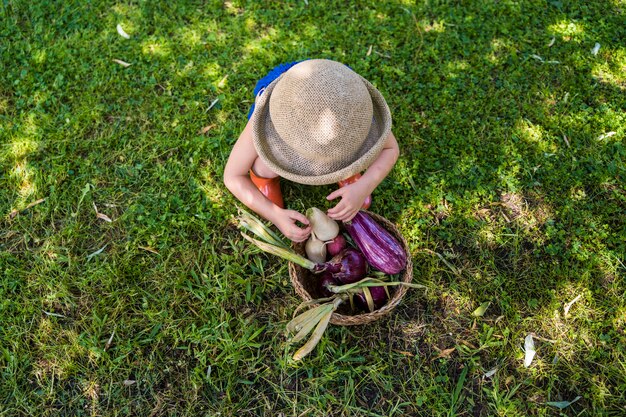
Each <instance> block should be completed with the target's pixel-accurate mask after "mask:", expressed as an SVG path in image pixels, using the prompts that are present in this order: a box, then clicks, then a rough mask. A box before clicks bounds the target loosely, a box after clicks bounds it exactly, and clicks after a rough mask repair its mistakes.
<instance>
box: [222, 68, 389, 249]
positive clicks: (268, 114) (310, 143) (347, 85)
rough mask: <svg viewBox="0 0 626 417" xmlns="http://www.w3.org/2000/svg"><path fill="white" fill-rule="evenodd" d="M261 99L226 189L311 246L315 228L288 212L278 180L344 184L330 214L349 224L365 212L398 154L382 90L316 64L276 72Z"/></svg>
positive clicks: (230, 165)
mask: <svg viewBox="0 0 626 417" xmlns="http://www.w3.org/2000/svg"><path fill="white" fill-rule="evenodd" d="M255 94H256V100H255V104H254V105H253V107H252V109H250V114H249V115H248V123H247V125H246V127H245V129H244V130H243V132H242V133H241V136H239V139H238V140H237V142H236V143H235V145H234V146H233V149H232V152H231V154H230V157H229V158H228V162H227V163H226V167H225V168H224V184H225V185H226V187H227V188H228V189H229V190H230V191H231V192H232V193H233V194H234V195H235V197H237V198H238V199H239V200H240V201H241V202H242V203H243V204H245V205H246V206H248V207H249V208H250V209H251V210H253V211H255V212H256V213H258V214H259V215H261V216H263V217H264V218H266V219H267V220H269V221H271V222H272V223H274V224H275V225H276V227H278V229H280V231H281V232H282V233H283V235H285V236H286V237H287V238H289V239H291V240H293V241H295V242H302V241H304V240H306V239H307V238H308V237H309V234H310V233H311V227H310V226H309V225H308V224H309V221H308V220H307V218H306V217H305V216H304V215H302V214H301V213H299V212H297V211H295V210H288V209H285V208H284V205H283V199H282V194H281V191H280V184H279V179H280V177H284V178H286V179H288V180H291V181H294V182H298V183H301V184H308V185H324V184H332V183H335V182H337V183H339V186H340V188H339V189H338V190H336V191H333V192H332V193H330V194H329V195H328V197H326V198H327V199H328V200H334V199H336V198H338V197H341V200H340V202H339V203H338V204H337V205H336V206H335V207H333V208H331V209H330V210H328V216H329V217H331V218H332V219H335V220H340V221H348V220H350V219H352V218H353V217H354V216H355V215H356V213H357V212H358V211H359V209H360V208H361V207H364V208H367V206H368V205H369V201H368V200H369V199H370V194H371V193H372V191H374V189H375V188H376V187H377V186H378V184H380V182H381V181H382V180H383V179H384V178H385V177H386V176H387V174H388V173H389V171H391V168H393V166H394V164H395V163H396V160H397V159H398V153H399V150H398V143H397V142H396V139H395V137H394V136H393V134H392V133H391V113H390V111H389V107H388V106H387V103H386V102H385V99H384V98H383V96H382V95H381V94H380V92H379V91H378V90H376V88H375V87H374V86H373V85H372V84H370V83H369V82H368V81H367V80H365V79H364V78H362V77H361V76H360V75H358V74H356V73H355V72H354V71H352V70H351V69H350V68H349V67H347V66H345V65H343V64H340V63H338V62H335V61H330V60H326V59H313V60H306V61H302V62H294V63H290V64H283V65H280V66H278V67H276V68H274V69H273V70H272V71H271V72H270V73H269V74H268V75H267V76H266V77H264V78H263V79H261V80H260V81H259V82H258V83H257V86H256V88H255ZM363 170H366V171H365V173H364V174H363V175H362V176H361V175H360V172H361V171H363ZM364 203H365V205H364ZM296 222H300V223H302V224H304V225H305V227H300V226H298V224H297V223H296Z"/></svg>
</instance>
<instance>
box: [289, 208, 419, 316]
mask: <svg viewBox="0 0 626 417" xmlns="http://www.w3.org/2000/svg"><path fill="white" fill-rule="evenodd" d="M363 211H364V212H365V213H367V214H368V215H370V216H371V217H372V219H374V220H375V221H376V222H378V224H380V225H381V226H382V227H384V228H385V229H387V230H388V231H389V232H390V233H391V234H392V235H393V236H394V237H395V238H396V239H398V242H400V244H401V245H402V246H403V248H404V251H405V252H406V256H407V262H406V267H405V269H404V270H403V271H401V272H400V276H399V279H398V280H399V281H404V282H411V280H412V279H413V263H412V262H411V253H410V252H409V247H408V245H407V243H406V240H404V237H402V235H401V234H400V231H399V230H398V228H397V227H396V226H395V225H394V224H393V223H391V222H390V221H389V220H387V219H385V218H384V217H381V216H379V215H377V214H374V213H371V212H369V211H365V210H363ZM294 250H295V251H296V252H297V253H299V254H301V255H304V243H297V244H294ZM289 276H290V277H291V283H292V284H293V287H294V288H295V290H296V293H297V294H298V295H299V296H300V297H302V298H303V299H304V300H305V301H309V300H312V299H317V298H322V295H321V294H320V292H319V291H320V290H319V289H318V287H317V282H318V280H319V278H318V277H316V276H315V275H314V274H313V273H311V272H310V271H309V270H307V269H306V268H302V267H301V266H299V265H296V264H293V263H291V262H290V263H289ZM388 288H389V292H390V293H391V298H390V299H389V301H387V304H385V305H384V306H383V307H382V308H380V309H378V310H375V311H373V312H372V313H363V314H356V315H350V314H349V313H350V307H349V305H347V304H349V303H344V304H343V305H342V306H340V307H339V309H338V310H337V311H336V312H335V313H333V315H332V317H331V319H330V322H331V323H332V324H336V325H340V326H354V325H357V324H365V323H369V322H372V321H374V320H378V319H379V318H381V317H383V316H385V315H387V314H389V313H390V312H391V310H393V309H394V308H395V307H396V306H397V305H398V304H399V303H400V300H402V297H404V294H405V293H406V290H407V287H405V286H404V285H401V286H392V287H388Z"/></svg>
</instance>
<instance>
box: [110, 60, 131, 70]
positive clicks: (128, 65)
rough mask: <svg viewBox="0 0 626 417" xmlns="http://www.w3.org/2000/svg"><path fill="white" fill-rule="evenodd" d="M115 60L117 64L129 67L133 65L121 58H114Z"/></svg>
mask: <svg viewBox="0 0 626 417" xmlns="http://www.w3.org/2000/svg"><path fill="white" fill-rule="evenodd" d="M113 62H115V63H116V64H120V65H121V66H123V67H124V68H128V67H130V66H131V65H132V64H129V63H128V62H126V61H122V60H121V59H114V60H113Z"/></svg>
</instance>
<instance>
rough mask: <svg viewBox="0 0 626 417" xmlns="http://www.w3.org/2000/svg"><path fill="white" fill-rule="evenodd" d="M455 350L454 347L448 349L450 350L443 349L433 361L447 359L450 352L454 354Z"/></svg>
mask: <svg viewBox="0 0 626 417" xmlns="http://www.w3.org/2000/svg"><path fill="white" fill-rule="evenodd" d="M455 350H456V348H455V347H453V348H450V349H444V350H442V351H440V352H439V355H437V356H436V357H435V358H434V359H433V360H436V359H443V358H449V357H450V355H451V354H452V352H454V351H455Z"/></svg>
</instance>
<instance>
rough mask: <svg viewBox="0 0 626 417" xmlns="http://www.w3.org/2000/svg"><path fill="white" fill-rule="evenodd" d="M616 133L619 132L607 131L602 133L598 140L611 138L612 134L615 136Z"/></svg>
mask: <svg viewBox="0 0 626 417" xmlns="http://www.w3.org/2000/svg"><path fill="white" fill-rule="evenodd" d="M615 134H617V132H609V133H605V134H604V135H600V136H599V137H598V139H597V140H603V139H606V138H610V137H611V136H613V135H615Z"/></svg>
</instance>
